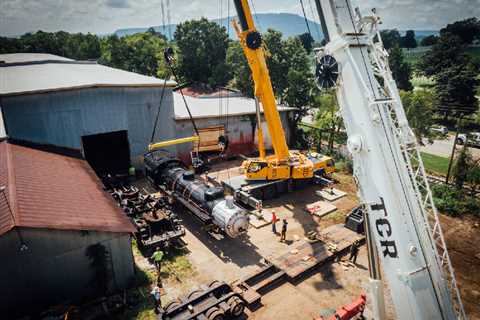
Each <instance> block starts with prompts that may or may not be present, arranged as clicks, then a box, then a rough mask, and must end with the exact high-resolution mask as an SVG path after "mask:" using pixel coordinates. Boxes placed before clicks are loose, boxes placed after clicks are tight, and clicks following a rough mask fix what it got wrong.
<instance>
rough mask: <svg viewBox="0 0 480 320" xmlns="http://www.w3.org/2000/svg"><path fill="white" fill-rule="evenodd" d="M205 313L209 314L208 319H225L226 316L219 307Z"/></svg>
mask: <svg viewBox="0 0 480 320" xmlns="http://www.w3.org/2000/svg"><path fill="white" fill-rule="evenodd" d="M205 315H206V316H207V318H208V320H223V319H224V318H225V317H224V316H225V314H224V313H223V311H222V310H220V309H219V308H217V307H213V308H210V309H208V311H207V313H206V314H205Z"/></svg>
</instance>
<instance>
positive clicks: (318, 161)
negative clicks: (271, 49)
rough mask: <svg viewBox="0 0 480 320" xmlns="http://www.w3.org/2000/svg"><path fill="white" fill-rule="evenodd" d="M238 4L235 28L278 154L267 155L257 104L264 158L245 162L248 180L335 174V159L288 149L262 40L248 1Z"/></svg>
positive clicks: (236, 0) (261, 152)
mask: <svg viewBox="0 0 480 320" xmlns="http://www.w3.org/2000/svg"><path fill="white" fill-rule="evenodd" d="M234 3H235V8H236V10H237V15H238V22H239V24H237V23H236V22H234V24H233V26H234V28H235V31H236V33H237V35H238V38H239V40H240V44H241V46H242V48H243V51H244V53H245V56H246V58H247V61H248V64H249V66H250V69H251V71H252V77H253V80H254V84H255V90H254V93H255V97H256V98H258V100H260V102H261V103H262V107H263V112H264V115H265V120H266V122H267V128H268V132H269V134H270V138H271V140H272V146H273V151H274V155H271V156H265V150H264V148H263V141H262V140H263V134H262V131H261V121H260V115H259V111H258V103H257V118H258V130H259V131H258V134H259V139H258V140H259V153H260V157H259V158H255V159H248V160H246V161H244V162H243V164H242V167H243V169H244V171H245V178H246V179H247V180H278V179H310V178H313V177H314V175H315V174H316V173H317V172H318V171H322V172H323V173H326V174H329V173H331V172H332V171H334V170H335V167H334V164H333V161H332V159H331V158H329V157H325V156H320V157H318V156H313V155H304V154H302V153H300V152H294V151H291V150H289V149H288V146H287V141H286V139H285V132H284V130H283V128H282V122H281V120H280V115H279V113H278V110H277V104H276V102H275V95H274V93H273V89H272V84H271V82H270V76H269V73H268V68H267V64H266V61H265V52H264V49H263V44H262V37H261V35H260V33H259V32H258V31H257V30H256V28H255V25H254V23H253V18H252V14H251V12H250V8H249V5H248V0H234Z"/></svg>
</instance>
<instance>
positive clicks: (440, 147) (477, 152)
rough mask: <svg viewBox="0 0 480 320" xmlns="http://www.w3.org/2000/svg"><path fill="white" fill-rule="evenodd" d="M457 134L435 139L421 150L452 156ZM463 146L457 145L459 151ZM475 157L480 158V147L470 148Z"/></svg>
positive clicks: (442, 155)
mask: <svg viewBox="0 0 480 320" xmlns="http://www.w3.org/2000/svg"><path fill="white" fill-rule="evenodd" d="M454 138H455V136H448V138H446V139H444V140H435V141H434V142H433V144H426V145H425V146H424V147H420V150H421V151H423V152H427V153H430V154H434V155H437V156H441V157H450V154H451V153H452V147H453V140H454ZM461 148H463V146H461V145H457V151H459V150H460V149H461ZM470 152H471V153H472V155H473V157H474V159H480V149H479V148H470Z"/></svg>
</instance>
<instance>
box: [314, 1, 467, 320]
mask: <svg viewBox="0 0 480 320" xmlns="http://www.w3.org/2000/svg"><path fill="white" fill-rule="evenodd" d="M316 4H317V8H318V11H319V15H320V18H321V23H322V26H323V29H324V32H325V39H326V40H327V41H328V43H327V44H326V45H325V47H324V48H323V49H321V50H320V51H318V53H317V55H318V56H317V63H318V65H317V68H316V75H317V79H318V80H319V82H320V85H321V86H322V87H324V88H326V87H334V86H336V95H337V99H338V103H339V107H340V112H341V114H342V117H343V120H344V123H345V127H346V130H347V133H348V142H347V145H348V148H349V150H350V152H351V153H352V155H353V161H354V175H355V178H356V181H357V182H358V187H359V196H360V198H361V199H362V201H363V203H364V205H365V207H366V210H367V215H368V219H367V221H369V222H368V223H369V225H368V228H367V229H368V230H370V235H371V237H372V239H373V241H372V243H373V244H374V246H375V247H376V248H377V252H378V256H379V257H380V260H381V262H382V266H383V271H384V275H385V278H386V280H387V281H388V283H389V287H390V291H391V292H392V295H391V296H392V300H393V303H394V306H395V310H396V313H397V317H398V318H399V319H465V318H466V317H465V313H464V310H463V306H462V302H461V299H460V296H459V291H458V288H457V285H456V281H455V276H454V274H453V268H452V266H451V263H450V259H449V256H448V252H447V248H446V245H445V241H444V238H443V234H442V230H441V226H440V222H439V219H438V215H437V211H436V208H435V205H434V203H433V200H432V194H431V191H430V188H429V184H428V181H427V179H426V175H425V170H424V167H423V163H422V159H421V157H420V153H419V151H418V148H417V145H416V139H415V136H414V135H413V133H412V130H411V129H410V127H409V125H408V121H407V118H406V116H405V112H404V109H403V106H402V103H401V100H400V97H399V93H398V89H397V87H396V84H395V81H394V79H393V78H392V73H391V71H390V69H389V65H388V53H387V52H386V51H385V49H384V48H383V44H382V41H381V37H380V33H379V31H378V22H379V18H378V17H377V16H376V15H375V12H373V15H372V16H369V17H362V16H361V15H360V12H359V11H358V10H353V9H352V5H351V1H350V0H316Z"/></svg>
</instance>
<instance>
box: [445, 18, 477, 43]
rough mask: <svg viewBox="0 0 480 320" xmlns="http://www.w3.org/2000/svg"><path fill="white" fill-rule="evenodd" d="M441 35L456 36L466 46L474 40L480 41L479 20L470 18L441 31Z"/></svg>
mask: <svg viewBox="0 0 480 320" xmlns="http://www.w3.org/2000/svg"><path fill="white" fill-rule="evenodd" d="M440 34H441V35H442V36H443V35H445V34H454V35H456V36H458V37H459V38H460V39H461V41H462V42H463V43H465V44H471V43H472V42H473V40H475V39H480V21H479V20H478V19H477V18H469V19H465V20H461V21H456V22H454V23H452V24H449V25H447V26H446V27H445V28H443V29H441V30H440Z"/></svg>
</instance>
